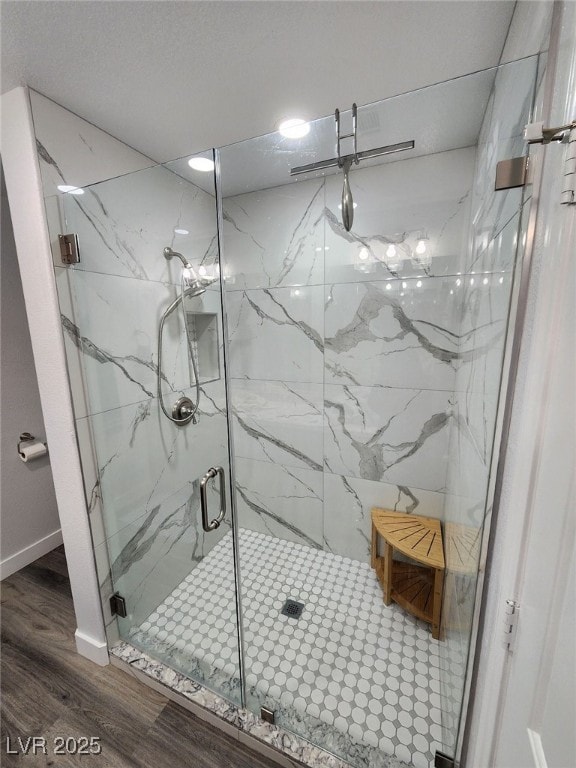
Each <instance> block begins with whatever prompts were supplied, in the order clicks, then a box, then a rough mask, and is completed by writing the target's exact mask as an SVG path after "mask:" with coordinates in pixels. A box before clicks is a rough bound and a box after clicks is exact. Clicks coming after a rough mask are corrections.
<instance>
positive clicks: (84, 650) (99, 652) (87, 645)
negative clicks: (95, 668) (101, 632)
mask: <svg viewBox="0 0 576 768" xmlns="http://www.w3.org/2000/svg"><path fill="white" fill-rule="evenodd" d="M74 637H75V638H76V650H77V651H78V653H79V654H80V656H84V657H85V658H87V659H90V661H93V662H94V663H95V664H98V665H99V666H101V667H105V666H107V665H108V664H109V663H110V659H109V658H108V643H106V642H105V641H104V642H102V641H101V640H95V639H94V638H93V637H89V635H85V634H84V632H81V631H80V630H79V629H77V630H76V632H75V633H74Z"/></svg>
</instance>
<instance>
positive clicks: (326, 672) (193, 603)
mask: <svg viewBox="0 0 576 768" xmlns="http://www.w3.org/2000/svg"><path fill="white" fill-rule="evenodd" d="M239 546H240V570H241V581H242V600H243V606H244V646H245V660H246V662H245V666H246V692H247V699H248V702H247V703H248V706H249V708H250V709H252V710H253V711H259V708H260V707H261V706H265V707H267V708H268V709H272V710H274V711H275V713H276V722H277V723H278V724H279V725H281V726H283V727H284V728H286V729H288V730H293V731H295V732H296V733H298V734H299V735H301V736H303V737H304V738H307V739H309V740H310V741H312V742H313V743H315V744H318V745H319V746H321V747H322V748H324V749H327V750H328V751H330V752H333V753H334V754H337V755H338V756H340V757H342V758H344V759H346V760H348V761H349V762H351V763H352V764H353V765H358V766H370V767H371V768H372V767H373V768H376V766H379V765H387V764H388V763H387V762H386V761H385V760H383V759H382V758H383V756H382V753H384V754H385V755H394V756H395V757H396V758H397V759H398V760H401V761H404V762H405V763H408V764H412V765H413V766H415V768H429V766H431V765H432V764H433V756H434V752H435V750H436V749H441V745H440V740H441V728H440V695H439V694H440V683H439V678H440V675H439V652H438V642H437V641H436V640H433V639H432V636H431V634H430V629H429V627H428V626H427V625H425V624H424V623H423V622H420V621H418V620H416V619H414V618H413V617H412V616H409V615H407V614H405V613H404V612H403V611H402V610H401V609H400V608H399V607H398V606H396V605H391V606H386V605H384V603H383V601H382V592H381V589H380V586H379V584H378V581H377V579H376V576H375V574H374V572H373V571H372V569H371V568H370V566H369V565H367V564H364V563H360V562H358V561H355V560H350V559H349V558H346V557H342V556H340V555H334V554H332V553H330V552H324V551H322V550H316V549H312V548H310V547H307V546H305V545H302V544H297V543H294V542H288V541H283V540H280V539H276V538H274V537H272V536H268V535H266V534H262V533H255V532H253V531H249V530H244V529H241V530H240V541H239ZM232 572H233V571H232V538H231V534H230V533H229V534H227V535H226V536H225V537H224V538H223V539H222V540H221V541H220V542H219V543H218V544H217V545H216V546H215V547H214V549H213V550H212V551H211V552H210V554H209V555H207V556H206V557H205V558H204V560H203V561H202V563H201V564H200V565H199V566H198V567H197V568H195V570H194V571H193V572H192V573H191V574H190V575H189V576H188V577H187V578H186V579H184V581H183V582H182V583H181V584H179V585H178V587H177V588H176V589H175V590H174V591H173V592H172V593H171V594H170V595H169V596H168V597H167V598H166V600H164V602H163V603H162V604H161V605H159V606H158V608H157V609H156V610H155V611H154V612H153V613H152V614H151V615H150V616H149V618H148V619H147V620H146V621H145V622H144V623H143V624H142V626H141V627H140V628H139V629H138V630H136V631H134V632H133V633H132V635H131V637H130V642H134V643H135V644H137V645H139V646H140V647H141V648H143V649H145V650H150V651H151V652H152V653H154V654H156V655H160V656H162V657H163V658H164V659H165V660H166V661H167V663H169V664H171V665H173V666H174V667H175V668H177V669H179V670H180V671H182V672H184V673H185V674H186V673H188V674H191V675H192V676H194V677H195V678H196V679H197V680H199V681H200V682H203V683H204V684H205V685H207V686H208V687H211V688H213V689H215V690H217V691H218V692H219V693H223V694H224V695H226V694H228V695H231V694H234V693H235V694H236V696H235V698H236V697H237V693H238V689H239V675H238V665H237V662H236V659H237V649H238V640H237V637H236V624H235V619H234V616H235V602H234V585H233V583H231V577H230V574H231V573H232ZM287 600H294V601H297V602H300V603H303V604H304V608H303V610H302V613H301V616H300V617H299V618H294V617H293V616H291V615H283V614H282V613H281V611H282V608H283V606H284V604H285V603H286V601H287Z"/></svg>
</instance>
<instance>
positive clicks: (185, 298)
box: [49, 152, 241, 703]
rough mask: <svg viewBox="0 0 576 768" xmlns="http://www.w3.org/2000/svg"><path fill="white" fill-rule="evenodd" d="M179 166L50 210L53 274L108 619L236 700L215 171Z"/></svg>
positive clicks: (106, 185)
mask: <svg viewBox="0 0 576 768" xmlns="http://www.w3.org/2000/svg"><path fill="white" fill-rule="evenodd" d="M188 159H191V158H187V159H186V160H188ZM193 159H194V160H195V161H198V160H200V162H199V163H198V162H196V166H197V167H200V168H208V169H209V170H210V168H213V167H214V164H213V154H212V152H210V153H208V154H206V155H203V156H201V157H195V158H193ZM184 165H185V166H186V173H181V172H180V171H179V170H178V169H177V168H172V167H170V166H156V167H152V168H148V169H145V170H142V171H138V172H136V173H132V174H129V175H126V176H122V177H120V178H116V179H112V180H110V181H106V182H102V183H99V184H95V185H93V186H89V187H86V188H85V189H83V190H81V191H80V190H76V191H75V193H74V194H64V195H62V196H61V197H60V198H59V199H58V200H57V201H52V203H53V204H51V206H49V208H51V210H52V211H53V212H56V214H57V218H54V219H53V221H54V226H55V227H57V231H58V232H66V233H75V234H76V235H77V237H78V241H79V244H80V262H79V263H77V264H73V265H70V266H67V267H64V266H57V267H56V272H57V281H58V289H59V295H60V303H61V310H62V324H63V330H64V336H65V340H66V348H67V354H68V363H69V368H70V375H71V383H72V390H73V395H74V405H75V410H76V420H77V427H78V435H79V440H80V448H81V454H82V460H83V468H84V474H85V482H86V489H87V496H88V499H89V506H90V516H91V522H92V531H93V536H94V544H95V550H96V555H97V560H98V565H99V574H100V580H101V588H102V597H103V605H104V611H105V618H106V619H107V622H108V624H109V631H110V632H111V633H113V632H114V625H115V621H116V620H117V630H118V633H119V636H120V639H123V640H126V641H128V642H129V643H130V644H132V645H134V646H136V647H138V648H140V649H141V650H142V651H145V652H148V653H150V655H151V656H153V657H154V658H156V659H159V660H162V661H165V662H166V663H167V664H168V665H169V666H171V667H173V668H175V669H177V670H179V671H181V672H183V673H184V674H185V675H187V676H189V677H192V678H193V679H195V680H197V681H199V682H201V683H203V684H205V685H206V686H207V687H209V688H211V689H214V690H215V691H217V692H220V693H221V694H223V695H225V696H226V697H227V698H229V699H232V700H233V701H235V702H236V703H240V701H241V686H240V660H239V644H238V621H237V604H236V584H235V569H234V551H233V541H232V537H233V533H232V512H231V487H230V462H229V450H228V424H227V403H226V386H225V361H224V349H223V327H222V301H221V292H220V281H219V254H218V239H217V226H216V204H215V196H214V173H213V172H205V171H203V170H197V169H194V168H192V167H191V166H190V165H188V163H187V162H184ZM54 203H56V204H54ZM54 236H55V235H54ZM166 249H168V250H166ZM183 278H184V283H183V282H182V279H183ZM183 290H184V293H182V291H183ZM160 330H161V334H160V333H159V332H160ZM160 360H161V365H159V362H160ZM112 595H116V596H117V598H118V599H117V600H116V608H117V616H116V617H114V616H113V615H111V613H110V612H109V611H110V609H109V606H110V603H109V599H110V597H111V596H112Z"/></svg>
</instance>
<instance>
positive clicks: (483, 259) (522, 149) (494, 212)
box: [467, 56, 538, 271]
mask: <svg viewBox="0 0 576 768" xmlns="http://www.w3.org/2000/svg"><path fill="white" fill-rule="evenodd" d="M537 65H538V57H536V56H534V57H531V58H528V59H523V60H521V61H517V62H512V63H511V64H506V65H505V66H503V67H501V68H500V69H499V71H498V73H497V75H496V79H495V82H494V89H493V92H492V95H491V97H490V103H489V105H488V108H487V110H486V117H485V119H484V123H483V125H482V128H481V131H480V136H479V139H478V159H477V165H476V173H475V177H474V178H475V182H474V188H473V194H472V210H471V217H472V243H471V257H472V258H471V262H470V269H469V270H467V271H470V270H472V269H474V270H476V271H482V270H502V269H508V270H509V269H511V267H512V265H513V264H514V257H515V251H514V250H513V249H509V248H505V249H502V250H500V251H498V250H497V251H496V252H493V253H488V252H487V248H488V246H489V245H490V243H491V242H492V240H494V238H495V237H496V236H497V235H498V234H499V233H500V231H501V230H502V229H503V228H504V227H505V226H506V224H507V223H508V222H509V221H510V220H511V219H512V218H513V217H514V215H515V214H516V212H517V211H518V208H519V207H520V204H521V202H522V198H523V189H522V188H517V189H509V190H505V191H500V192H494V187H493V184H494V179H495V177H496V165H497V163H498V162H499V161H500V160H506V159H509V158H513V157H518V156H520V155H525V154H526V143H525V141H524V138H523V132H524V126H525V125H526V123H528V122H529V121H530V115H531V111H532V106H533V100H534V87H535V78H536V71H537Z"/></svg>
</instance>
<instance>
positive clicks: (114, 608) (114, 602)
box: [110, 592, 128, 619]
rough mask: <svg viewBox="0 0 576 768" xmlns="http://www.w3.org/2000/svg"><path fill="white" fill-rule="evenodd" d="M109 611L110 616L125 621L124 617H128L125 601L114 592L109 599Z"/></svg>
mask: <svg viewBox="0 0 576 768" xmlns="http://www.w3.org/2000/svg"><path fill="white" fill-rule="evenodd" d="M110 611H111V612H112V616H120V618H121V619H125V618H126V616H128V611H127V610H126V600H125V599H124V598H123V597H122V595H121V594H120V593H119V592H116V593H115V594H113V595H112V597H111V598H110Z"/></svg>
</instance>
